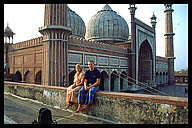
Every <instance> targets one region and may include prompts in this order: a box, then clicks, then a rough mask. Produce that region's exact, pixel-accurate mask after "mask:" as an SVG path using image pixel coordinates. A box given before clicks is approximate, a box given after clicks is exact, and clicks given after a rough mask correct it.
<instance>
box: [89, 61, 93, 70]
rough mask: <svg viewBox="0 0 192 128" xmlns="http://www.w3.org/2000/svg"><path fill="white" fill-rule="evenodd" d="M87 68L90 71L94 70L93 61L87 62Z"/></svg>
mask: <svg viewBox="0 0 192 128" xmlns="http://www.w3.org/2000/svg"><path fill="white" fill-rule="evenodd" d="M88 67H89V70H90V71H93V70H94V61H93V60H90V61H88Z"/></svg>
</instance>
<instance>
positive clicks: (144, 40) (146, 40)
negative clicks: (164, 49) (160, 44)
mask: <svg viewBox="0 0 192 128" xmlns="http://www.w3.org/2000/svg"><path fill="white" fill-rule="evenodd" d="M141 42H142V43H140V44H139V49H140V48H141V45H142V44H143V43H144V42H148V44H149V46H150V48H151V51H152V54H153V46H152V44H151V42H150V40H148V39H143V40H142V41H141Z"/></svg>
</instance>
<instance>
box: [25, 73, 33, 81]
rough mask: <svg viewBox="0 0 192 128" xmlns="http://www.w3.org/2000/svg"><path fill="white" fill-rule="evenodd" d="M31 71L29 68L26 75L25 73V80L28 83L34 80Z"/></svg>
mask: <svg viewBox="0 0 192 128" xmlns="http://www.w3.org/2000/svg"><path fill="white" fill-rule="evenodd" d="M31 77H32V76H31V72H30V71H29V70H28V71H27V72H26V73H25V75H24V82H26V83H31V82H32V81H31Z"/></svg>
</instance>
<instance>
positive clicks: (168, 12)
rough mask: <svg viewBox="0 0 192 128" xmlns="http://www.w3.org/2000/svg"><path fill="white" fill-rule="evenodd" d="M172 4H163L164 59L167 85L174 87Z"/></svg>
mask: <svg viewBox="0 0 192 128" xmlns="http://www.w3.org/2000/svg"><path fill="white" fill-rule="evenodd" d="M173 11H174V10H173V9H172V4H165V11H164V13H165V35H164V36H165V57H167V58H168V84H169V85H174V84H175V79H174V59H175V57H174V46H173V36H174V35H175V34H174V33H173V21H172V12H173Z"/></svg>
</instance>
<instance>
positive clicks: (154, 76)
mask: <svg viewBox="0 0 192 128" xmlns="http://www.w3.org/2000/svg"><path fill="white" fill-rule="evenodd" d="M150 19H151V25H152V28H153V32H154V38H153V71H152V72H153V77H152V81H154V82H156V81H157V80H156V29H155V27H156V23H157V22H156V19H157V17H156V16H155V15H154V13H153V15H152V17H151V18H150Z"/></svg>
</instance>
